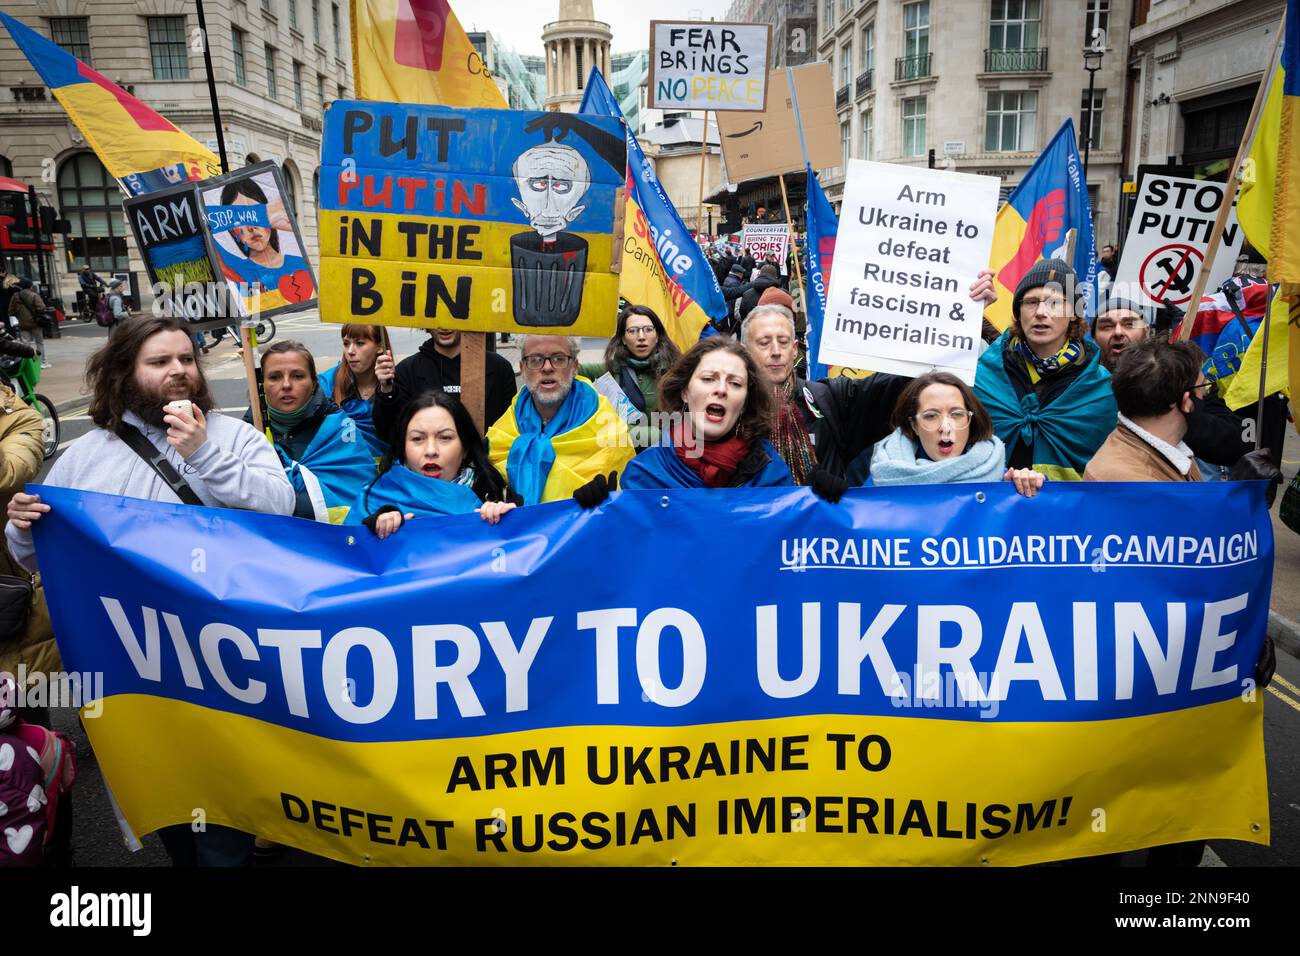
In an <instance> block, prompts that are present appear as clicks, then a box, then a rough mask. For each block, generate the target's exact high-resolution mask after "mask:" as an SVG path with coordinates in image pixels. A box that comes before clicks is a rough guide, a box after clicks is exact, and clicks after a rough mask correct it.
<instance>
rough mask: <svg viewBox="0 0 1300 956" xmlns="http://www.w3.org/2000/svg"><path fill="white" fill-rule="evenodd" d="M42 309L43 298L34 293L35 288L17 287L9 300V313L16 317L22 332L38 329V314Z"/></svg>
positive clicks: (39, 325) (43, 306)
mask: <svg viewBox="0 0 1300 956" xmlns="http://www.w3.org/2000/svg"><path fill="white" fill-rule="evenodd" d="M44 311H45V300H44V299H42V298H41V297H40V296H39V295H37V294H36V290H35V289H19V290H18V291H17V292H15V293H14V295H13V298H11V299H10V300H9V314H10V315H12V316H14V317H15V318H16V319H18V327H19V328H21V329H22V330H23V331H24V332H37V331H39V330H40V327H41V323H40V319H39V316H40V315H41V313H43V312H44Z"/></svg>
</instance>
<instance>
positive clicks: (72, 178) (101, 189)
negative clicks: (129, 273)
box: [57, 152, 128, 272]
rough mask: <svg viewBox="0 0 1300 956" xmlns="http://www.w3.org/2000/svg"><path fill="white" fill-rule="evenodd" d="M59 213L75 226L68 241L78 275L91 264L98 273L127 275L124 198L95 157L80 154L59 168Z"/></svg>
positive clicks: (73, 270) (88, 153)
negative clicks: (123, 273) (123, 215)
mask: <svg viewBox="0 0 1300 956" xmlns="http://www.w3.org/2000/svg"><path fill="white" fill-rule="evenodd" d="M57 178H58V185H59V211H60V213H61V214H62V216H63V218H64V219H67V220H68V221H69V222H70V223H71V225H72V232H71V233H70V234H69V235H68V237H67V244H68V252H69V253H70V254H71V257H72V260H73V261H72V262H71V264H70V265H69V269H68V271H70V272H75V271H76V270H77V269H79V268H81V266H82V265H83V264H84V263H86V262H89V263H90V267H91V268H92V269H94V270H95V271H96V272H125V271H126V269H127V268H128V262H127V251H126V221H125V220H124V219H123V218H122V194H121V191H120V190H119V189H118V188H117V183H116V182H115V181H114V179H113V177H112V176H110V175H109V174H108V170H106V169H105V168H104V167H103V165H102V164H101V163H100V162H99V160H98V159H97V158H96V156H95V154H94V153H90V152H86V153H77V154H76V155H75V156H71V157H69V158H68V159H66V160H64V162H63V165H62V166H61V167H59V173H58V177H57Z"/></svg>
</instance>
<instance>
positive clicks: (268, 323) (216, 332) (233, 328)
mask: <svg viewBox="0 0 1300 956" xmlns="http://www.w3.org/2000/svg"><path fill="white" fill-rule="evenodd" d="M227 332H229V333H230V337H231V338H233V339H234V340H235V344H236V345H238V344H239V324H238V323H235V324H233V325H228V326H226V327H225V328H217V329H213V330H212V345H211V346H209V348H214V347H215V346H216V345H217V343H218V342H220V341H221V338H222V336H224V335H225V334H226V333H227ZM253 334H254V335H255V336H257V344H258V345H259V346H262V345H266V343H268V342H270V341H271V339H273V338H275V322H273V321H272V320H271V319H258V320H257V324H256V325H255V326H253Z"/></svg>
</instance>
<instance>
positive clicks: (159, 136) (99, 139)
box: [0, 13, 221, 196]
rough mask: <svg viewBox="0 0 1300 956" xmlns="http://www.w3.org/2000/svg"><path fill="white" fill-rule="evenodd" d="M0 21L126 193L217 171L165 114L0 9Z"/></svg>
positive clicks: (208, 154) (203, 148) (211, 160)
mask: <svg viewBox="0 0 1300 956" xmlns="http://www.w3.org/2000/svg"><path fill="white" fill-rule="evenodd" d="M0 22H3V23H4V25H5V26H6V27H7V28H8V30H9V35H10V36H11V37H13V40H14V43H16V44H17V45H18V49H19V50H21V51H22V52H23V55H24V56H26V57H27V60H28V62H29V63H31V65H32V68H33V69H34V70H36V72H37V73H38V74H40V77H41V82H43V83H44V84H45V85H46V86H47V87H49V89H50V92H51V93H53V94H54V95H55V97H56V98H57V99H58V101H59V103H60V104H62V106H63V108H64V109H65V110H67V112H68V116H69V117H70V118H71V119H72V122H74V123H76V124H77V128H78V129H79V130H81V135H82V136H84V137H86V142H87V143H89V144H90V148H91V149H93V150H94V151H95V154H96V155H97V156H98V157H99V161H100V162H101V163H103V164H104V168H105V169H107V170H108V172H109V175H111V176H112V177H113V178H114V179H116V180H117V181H118V182H120V183H121V184H122V188H123V189H124V190H125V191H126V192H127V193H129V194H130V195H133V196H138V195H141V194H142V193H148V192H153V191H154V190H156V189H162V188H164V187H166V186H174V185H176V184H177V183H182V182H187V181H189V180H198V179H207V178H208V177H209V176H218V175H220V174H221V161H220V160H219V159H217V157H216V156H215V155H214V154H213V152H212V150H210V149H208V148H207V147H206V146H204V145H203V144H202V143H200V142H199V141H198V140H196V139H194V138H193V137H191V136H189V135H188V134H187V133H182V132H181V131H180V130H179V129H177V128H176V127H175V126H174V125H173V124H172V122H171V121H170V120H168V119H166V118H165V117H163V116H161V115H159V114H158V113H156V112H154V111H153V110H152V109H150V108H149V107H148V106H146V105H145V104H144V103H142V102H140V101H139V100H138V99H136V98H135V97H134V96H132V95H131V94H129V93H127V92H126V90H124V89H122V88H121V87H120V86H118V85H116V84H115V83H112V82H110V81H109V80H108V79H106V78H105V77H104V76H103V75H101V74H99V73H97V72H95V70H93V69H91V68H90V67H89V66H88V65H87V64H85V63H82V62H81V61H80V60H78V59H77V58H76V57H75V56H73V55H72V54H71V53H69V52H67V51H66V50H64V49H63V48H62V47H60V46H59V45H58V44H55V43H52V42H50V41H49V40H47V39H45V37H43V36H41V35H40V34H39V33H37V32H36V31H35V30H33V29H32V28H31V27H29V26H27V25H26V24H24V23H23V22H22V21H20V20H17V19H15V18H14V17H12V16H10V15H9V14H7V13H0Z"/></svg>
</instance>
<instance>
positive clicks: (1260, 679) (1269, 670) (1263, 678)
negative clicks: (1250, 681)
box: [1255, 637, 1277, 688]
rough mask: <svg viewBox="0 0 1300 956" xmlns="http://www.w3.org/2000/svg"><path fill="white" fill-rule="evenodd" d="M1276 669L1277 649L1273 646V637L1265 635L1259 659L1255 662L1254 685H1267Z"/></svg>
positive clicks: (1261, 686)
mask: <svg viewBox="0 0 1300 956" xmlns="http://www.w3.org/2000/svg"><path fill="white" fill-rule="evenodd" d="M1276 671H1277V649H1276V648H1275V647H1274V646H1273V638H1271V637H1265V638H1264V648H1263V650H1261V651H1260V652H1259V660H1257V661H1256V662H1255V686H1256V687H1260V688H1263V687H1267V686H1268V684H1269V681H1271V680H1272V679H1273V674H1274V673H1275V672H1276Z"/></svg>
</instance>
